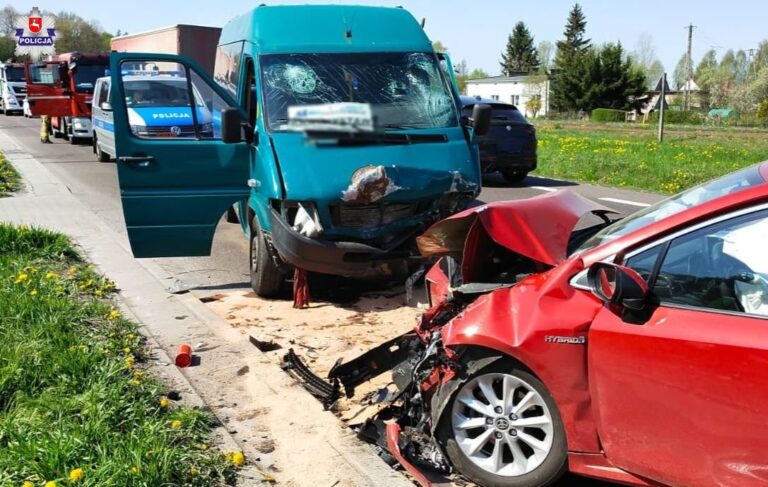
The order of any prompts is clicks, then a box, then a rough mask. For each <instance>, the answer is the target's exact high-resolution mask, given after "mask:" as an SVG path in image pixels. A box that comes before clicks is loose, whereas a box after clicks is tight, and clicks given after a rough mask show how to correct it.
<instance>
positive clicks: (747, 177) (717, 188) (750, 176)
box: [576, 162, 768, 253]
mask: <svg viewBox="0 0 768 487" xmlns="http://www.w3.org/2000/svg"><path fill="white" fill-rule="evenodd" d="M767 170H768V163H765V162H761V163H759V164H755V165H754V166H750V167H747V168H745V169H742V170H740V171H736V172H733V173H730V174H726V175H725V176H723V177H721V178H718V179H714V180H712V181H709V182H706V183H704V184H701V185H699V186H694V187H693V188H691V189H688V190H686V191H683V192H682V193H678V194H676V195H675V196H672V197H671V198H667V199H665V200H662V201H659V202H658V203H656V204H655V205H652V206H649V207H648V208H645V209H642V210H640V211H638V212H637V213H633V214H632V215H630V216H628V217H626V218H624V219H622V220H619V221H617V222H616V223H614V224H613V225H610V226H608V227H605V228H604V229H602V230H601V231H599V232H598V233H596V234H595V235H594V236H593V237H592V238H590V239H589V240H587V241H586V242H584V244H582V245H581V246H580V247H579V248H578V249H577V250H576V253H581V252H585V251H587V250H590V249H593V248H595V247H597V246H598V245H602V244H603V243H606V242H610V241H611V240H615V239H617V238H619V237H623V236H624V235H627V234H628V233H630V232H634V231H635V230H638V229H640V228H643V227H645V226H647V225H650V224H651V223H655V222H657V221H659V220H663V219H664V218H667V217H668V216H672V215H674V214H675V213H679V212H681V211H683V210H686V209H688V208H691V207H693V206H696V205H701V204H703V203H706V202H707V201H711V200H713V199H715V198H719V197H720V196H725V195H726V194H729V193H735V192H737V191H742V190H744V189H747V188H750V187H752V186H757V185H759V184H763V183H765V182H766V181H768V180H767V179H766V178H765V174H766V171H767Z"/></svg>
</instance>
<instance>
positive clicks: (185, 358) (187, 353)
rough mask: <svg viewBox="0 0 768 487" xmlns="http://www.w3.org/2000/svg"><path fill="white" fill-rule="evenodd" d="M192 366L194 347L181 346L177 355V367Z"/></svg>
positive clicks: (183, 344) (184, 344)
mask: <svg viewBox="0 0 768 487" xmlns="http://www.w3.org/2000/svg"><path fill="white" fill-rule="evenodd" d="M190 365H192V347H190V346H189V345H187V344H186V343H182V344H181V345H180V346H179V351H178V352H177V353H176V366H177V367H189V366H190Z"/></svg>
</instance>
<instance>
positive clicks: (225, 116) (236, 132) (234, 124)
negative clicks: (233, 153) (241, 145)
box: [221, 107, 243, 144]
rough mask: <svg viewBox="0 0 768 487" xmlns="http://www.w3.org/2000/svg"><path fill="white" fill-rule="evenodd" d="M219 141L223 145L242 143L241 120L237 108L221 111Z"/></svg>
mask: <svg viewBox="0 0 768 487" xmlns="http://www.w3.org/2000/svg"><path fill="white" fill-rule="evenodd" d="M221 140H222V141H223V142H224V143H225V144H236V143H237V142H242V141H243V119H242V117H241V116H240V110H238V109H237V108H234V107H227V108H223V109H222V110H221Z"/></svg>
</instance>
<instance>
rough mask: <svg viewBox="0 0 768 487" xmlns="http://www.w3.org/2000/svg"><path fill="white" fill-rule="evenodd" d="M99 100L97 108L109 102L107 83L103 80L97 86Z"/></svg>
mask: <svg viewBox="0 0 768 487" xmlns="http://www.w3.org/2000/svg"><path fill="white" fill-rule="evenodd" d="M98 89H99V99H98V100H97V106H98V107H99V108H101V106H102V104H103V103H106V102H109V81H108V80H104V81H102V82H101V83H100V84H99V88H98Z"/></svg>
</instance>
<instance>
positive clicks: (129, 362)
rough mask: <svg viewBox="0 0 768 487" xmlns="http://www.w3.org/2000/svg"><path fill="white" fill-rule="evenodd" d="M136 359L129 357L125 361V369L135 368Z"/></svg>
mask: <svg viewBox="0 0 768 487" xmlns="http://www.w3.org/2000/svg"><path fill="white" fill-rule="evenodd" d="M135 361H136V359H134V358H133V356H128V357H126V359H125V368H126V369H128V370H130V369H132V368H133V364H134V363H135Z"/></svg>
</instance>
